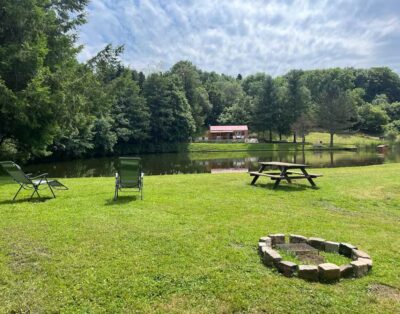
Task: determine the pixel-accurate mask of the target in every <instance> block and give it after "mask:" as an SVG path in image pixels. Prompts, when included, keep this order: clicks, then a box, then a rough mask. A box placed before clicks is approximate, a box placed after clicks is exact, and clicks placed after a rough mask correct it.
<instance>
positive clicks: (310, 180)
mask: <svg viewBox="0 0 400 314" xmlns="http://www.w3.org/2000/svg"><path fill="white" fill-rule="evenodd" d="M300 170H301V172H303V174H304V176H305V177H306V178H307V180H308V182H310V184H311V186H317V185H316V184H315V182H314V181H313V179H312V178H311V177H310V175H309V174H308V173H307V171H306V169H304V168H300Z"/></svg>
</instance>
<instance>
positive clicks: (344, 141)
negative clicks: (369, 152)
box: [185, 132, 382, 152]
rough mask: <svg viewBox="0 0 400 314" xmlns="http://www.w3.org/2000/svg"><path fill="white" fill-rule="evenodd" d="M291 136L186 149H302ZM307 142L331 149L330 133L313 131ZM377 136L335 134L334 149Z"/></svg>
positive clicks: (369, 141) (365, 143) (366, 142)
mask: <svg viewBox="0 0 400 314" xmlns="http://www.w3.org/2000/svg"><path fill="white" fill-rule="evenodd" d="M290 141H291V138H288V143H279V144H278V143H257V144H249V143H191V144H189V146H188V147H187V148H185V149H187V150H188V151H190V152H207V151H252V150H253V151H254V150H282V151H284V150H301V149H302V145H301V144H300V143H297V144H293V143H291V142H290ZM306 141H307V144H306V145H305V146H304V148H305V149H306V150H313V149H315V148H314V144H316V143H320V141H322V145H323V146H322V147H319V149H331V148H330V147H329V134H328V133H319V132H313V133H310V134H309V135H308V136H307V137H306ZM381 143H382V141H380V140H379V139H378V138H376V137H371V136H366V135H363V134H355V135H335V137H334V148H333V149H344V148H351V147H361V146H369V145H378V144H381Z"/></svg>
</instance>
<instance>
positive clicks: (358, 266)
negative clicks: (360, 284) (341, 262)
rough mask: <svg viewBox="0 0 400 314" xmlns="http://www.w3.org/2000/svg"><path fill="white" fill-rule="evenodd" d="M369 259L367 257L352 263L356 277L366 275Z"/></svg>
mask: <svg viewBox="0 0 400 314" xmlns="http://www.w3.org/2000/svg"><path fill="white" fill-rule="evenodd" d="M368 261H369V260H367V259H359V260H356V261H352V262H351V263H350V264H351V265H352V266H353V271H354V276H355V277H356V278H360V277H362V276H365V275H366V274H367V273H368V270H369V266H368Z"/></svg>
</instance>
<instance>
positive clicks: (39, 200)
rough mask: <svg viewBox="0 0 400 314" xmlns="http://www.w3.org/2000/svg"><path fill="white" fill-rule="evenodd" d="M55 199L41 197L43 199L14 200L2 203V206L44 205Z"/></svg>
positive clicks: (0, 202) (0, 203)
mask: <svg viewBox="0 0 400 314" xmlns="http://www.w3.org/2000/svg"><path fill="white" fill-rule="evenodd" d="M51 199H53V198H52V197H41V198H24V199H16V200H15V201H13V200H5V201H0V205H10V204H20V203H44V202H46V201H48V200H51Z"/></svg>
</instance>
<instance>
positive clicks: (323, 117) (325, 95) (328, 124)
mask: <svg viewBox="0 0 400 314" xmlns="http://www.w3.org/2000/svg"><path fill="white" fill-rule="evenodd" d="M320 74H322V75H320V79H319V81H318V87H317V90H318V92H317V93H316V91H315V90H314V93H315V94H314V101H315V102H316V110H315V113H316V118H317V123H318V125H319V126H320V127H321V128H322V129H324V130H326V131H328V132H329V133H330V134H331V139H330V146H333V135H334V134H335V133H338V132H345V131H349V130H350V129H351V128H352V127H353V125H354V124H355V123H356V122H357V119H358V117H357V112H356V101H355V99H354V95H353V94H352V91H351V89H350V88H351V86H352V77H351V75H350V74H349V73H346V72H345V73H342V72H341V71H340V70H339V69H333V70H327V71H325V72H324V71H322V72H320ZM346 87H347V89H345V88H346Z"/></svg>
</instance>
